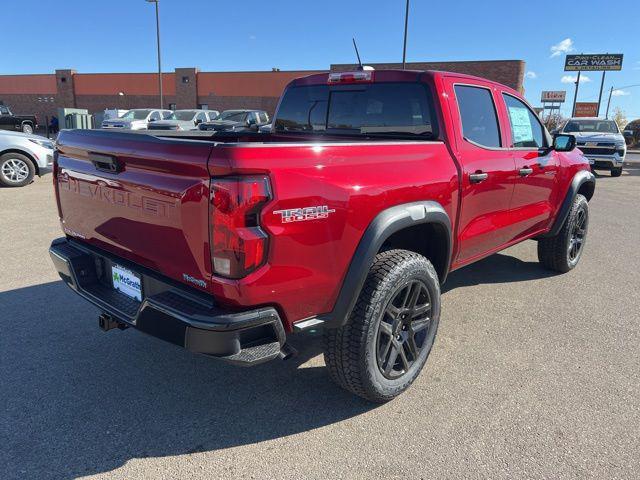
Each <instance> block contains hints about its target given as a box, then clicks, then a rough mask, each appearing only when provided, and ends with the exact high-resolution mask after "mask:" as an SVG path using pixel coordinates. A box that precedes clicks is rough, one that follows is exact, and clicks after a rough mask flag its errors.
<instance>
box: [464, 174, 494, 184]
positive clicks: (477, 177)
mask: <svg viewBox="0 0 640 480" xmlns="http://www.w3.org/2000/svg"><path fill="white" fill-rule="evenodd" d="M487 178H489V174H488V173H483V172H476V173H470V174H469V181H470V182H471V183H480V182H484V181H485V180H486V179H487Z"/></svg>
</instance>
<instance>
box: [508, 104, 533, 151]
mask: <svg viewBox="0 0 640 480" xmlns="http://www.w3.org/2000/svg"><path fill="white" fill-rule="evenodd" d="M509 118H510V119H511V131H512V132H513V143H514V144H518V143H523V142H530V141H532V140H533V128H531V119H530V118H529V110H527V109H526V108H521V107H509Z"/></svg>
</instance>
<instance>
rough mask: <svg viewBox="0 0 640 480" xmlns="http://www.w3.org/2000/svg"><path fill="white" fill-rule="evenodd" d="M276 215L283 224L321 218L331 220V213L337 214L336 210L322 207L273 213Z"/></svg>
mask: <svg viewBox="0 0 640 480" xmlns="http://www.w3.org/2000/svg"><path fill="white" fill-rule="evenodd" d="M273 213H274V214H276V215H280V216H281V218H282V223H291V222H304V221H305V220H316V219H321V218H329V214H330V213H335V210H333V209H331V210H329V207H328V206H327V205H320V206H317V207H303V208H292V209H289V210H275V211H274V212H273Z"/></svg>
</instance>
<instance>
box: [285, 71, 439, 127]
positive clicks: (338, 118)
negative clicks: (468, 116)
mask: <svg viewBox="0 0 640 480" xmlns="http://www.w3.org/2000/svg"><path fill="white" fill-rule="evenodd" d="M431 106H432V102H431V98H430V95H429V92H428V90H427V88H426V87H425V85H423V84H419V83H374V84H367V85H340V86H328V85H312V86H300V87H292V88H289V89H288V90H287V91H286V92H285V95H284V97H283V99H282V102H281V104H280V108H279V110H278V114H277V118H276V120H275V123H274V130H275V131H276V132H314V133H327V134H332V135H366V136H367V137H370V136H386V137H389V136H395V137H407V136H417V135H419V136H425V137H428V138H431V137H433V135H434V128H433V124H432V123H433V122H432V112H431Z"/></svg>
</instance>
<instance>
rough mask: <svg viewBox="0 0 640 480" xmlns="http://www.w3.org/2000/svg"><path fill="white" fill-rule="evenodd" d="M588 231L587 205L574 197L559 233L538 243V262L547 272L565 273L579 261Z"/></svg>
mask: <svg viewBox="0 0 640 480" xmlns="http://www.w3.org/2000/svg"><path fill="white" fill-rule="evenodd" d="M588 229H589V203H588V202H587V199H586V198H585V197H584V195H580V194H578V195H576V198H574V199H573V205H572V206H571V210H570V211H569V215H567V218H566V219H565V221H564V223H563V224H562V228H561V229H560V232H559V233H558V234H557V235H556V236H554V237H548V238H541V239H540V240H539V241H538V260H540V263H542V265H544V266H545V267H546V268H548V269H549V270H555V271H556V272H561V273H566V272H568V271H569V270H572V269H573V268H574V267H575V266H576V265H577V264H578V261H579V260H580V257H581V256H582V252H583V250H584V245H585V243H586V241H587V231H588Z"/></svg>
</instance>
